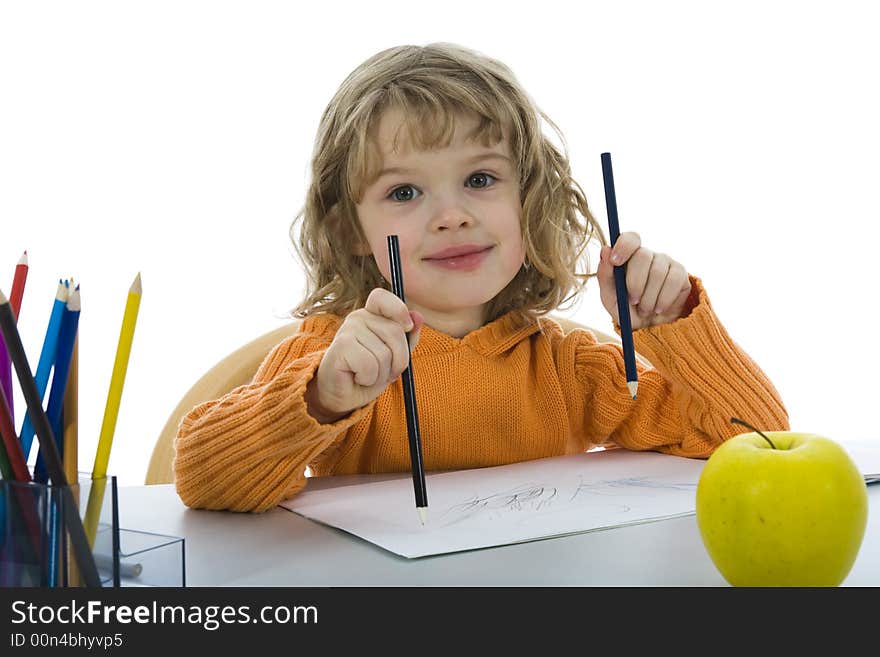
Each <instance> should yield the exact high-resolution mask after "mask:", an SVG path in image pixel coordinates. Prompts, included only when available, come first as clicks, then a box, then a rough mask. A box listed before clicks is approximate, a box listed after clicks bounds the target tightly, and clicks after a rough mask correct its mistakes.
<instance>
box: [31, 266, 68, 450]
mask: <svg viewBox="0 0 880 657" xmlns="http://www.w3.org/2000/svg"><path fill="white" fill-rule="evenodd" d="M67 297H68V286H67V284H66V283H65V282H63V281H61V280H59V281H58V290H57V291H56V292H55V301H54V303H53V304H52V313H51V315H49V325H48V326H47V327H46V337H45V338H43V349H42V351H41V352H40V360H39V362H38V363H37V373H36V374H35V375H34V381H35V382H36V384H37V392H38V393H39V394H40V401H42V400H43V397H45V396H46V387H47V386H48V385H49V373H50V372H51V371H52V366H53V365H54V364H55V354H56V351H57V348H58V332H59V330H60V329H61V318H62V317H63V315H64V308H65V306H66V304H67ZM20 440H21V451H22V452H24V458H25V460H27V459H28V456H29V455H30V453H31V445H32V444H33V441H34V425H33V422H32V421H31V416H30V414H25V416H24V422H23V423H22V425H21V438H20Z"/></svg>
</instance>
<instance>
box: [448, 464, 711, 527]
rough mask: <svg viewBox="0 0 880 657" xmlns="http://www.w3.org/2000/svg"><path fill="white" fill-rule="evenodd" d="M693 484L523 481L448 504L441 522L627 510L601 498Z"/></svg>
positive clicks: (632, 496) (636, 497)
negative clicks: (593, 509) (572, 510)
mask: <svg viewBox="0 0 880 657" xmlns="http://www.w3.org/2000/svg"><path fill="white" fill-rule="evenodd" d="M695 489H696V484H691V483H667V482H662V481H657V480H655V479H651V478H650V477H626V478H620V479H609V480H599V481H596V480H589V479H586V478H585V477H584V476H583V475H578V476H577V478H576V479H575V480H574V481H573V482H572V483H571V484H569V485H564V486H561V485H556V486H551V485H547V484H541V483H535V482H527V483H524V484H520V485H518V486H514V487H512V488H506V489H504V490H501V491H499V492H497V493H490V494H488V495H487V494H482V495H472V496H470V497H468V498H467V499H465V500H464V501H462V502H458V503H456V504H453V505H452V506H450V507H449V508H448V509H446V511H444V512H443V513H442V514H441V516H440V517H441V518H442V519H443V520H444V524H446V525H452V524H457V523H459V522H462V521H464V520H467V519H470V518H474V517H476V516H481V517H483V518H486V519H492V518H501V517H505V516H507V515H509V514H525V515H535V514H545V513H551V512H553V513H555V512H560V511H563V510H565V509H566V508H572V507H574V508H582V507H600V506H601V507H602V508H603V509H604V510H605V511H607V512H612V513H621V514H622V513H627V512H629V511H630V510H631V506H630V505H629V504H627V503H626V502H625V501H624V500H623V499H617V500H615V501H614V502H612V501H610V500H608V501H604V502H603V501H602V499H603V498H605V499H607V498H627V499H629V500H632V501H637V500H645V499H647V498H651V497H654V495H655V493H656V492H658V491H661V490H679V491H694V490H695Z"/></svg>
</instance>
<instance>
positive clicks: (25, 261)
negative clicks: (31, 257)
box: [18, 249, 28, 265]
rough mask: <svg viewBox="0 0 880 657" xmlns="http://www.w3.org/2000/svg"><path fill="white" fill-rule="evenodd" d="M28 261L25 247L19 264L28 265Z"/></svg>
mask: <svg viewBox="0 0 880 657" xmlns="http://www.w3.org/2000/svg"><path fill="white" fill-rule="evenodd" d="M27 263H28V259H27V249H25V252H24V253H22V254H21V258H19V259H18V264H20V265H26V264H27Z"/></svg>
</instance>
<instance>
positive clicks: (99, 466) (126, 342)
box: [84, 274, 143, 545]
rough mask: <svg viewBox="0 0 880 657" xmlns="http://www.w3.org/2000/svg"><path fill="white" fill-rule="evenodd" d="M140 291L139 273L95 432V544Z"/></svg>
mask: <svg viewBox="0 0 880 657" xmlns="http://www.w3.org/2000/svg"><path fill="white" fill-rule="evenodd" d="M142 291H143V290H142V286H141V275H140V274H138V275H137V276H135V278H134V281H133V282H132V284H131V287H130V288H129V290H128V297H127V299H126V302H125V310H124V312H123V314H122V327H121V328H120V330H119V342H118V344H117V346H116V358H115V360H114V362H113V373H112V375H111V377H110V389H109V390H108V391H107V404H106V405H105V407H104V419H103V421H102V422H101V434H100V435H99V436H98V450H97V452H96V453H95V464H94V466H93V467H92V487H91V489H90V490H89V499H88V502H86V512H85V517H84V523H85V531H86V536H87V537H88V540H89V545H94V542H95V536H96V535H97V531H98V520H99V517H100V515H101V506H102V505H103V504H104V489H105V487H106V485H107V466H108V464H109V461H110V447H111V446H112V444H113V433H114V431H115V430H116V418H117V417H118V415H119V402H120V400H121V398H122V386H123V384H124V383H125V373H126V370H127V369H128V359H129V356H130V355H131V343H132V340H133V338H134V329H135V326H136V324H137V316H138V309H139V308H140V303H141V294H142Z"/></svg>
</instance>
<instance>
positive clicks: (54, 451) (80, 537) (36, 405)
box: [0, 292, 101, 587]
mask: <svg viewBox="0 0 880 657" xmlns="http://www.w3.org/2000/svg"><path fill="white" fill-rule="evenodd" d="M0 332H2V334H3V339H4V340H6V348H7V349H8V350H9V356H10V358H11V360H12V364H13V366H14V367H15V372H16V374H17V375H18V383H19V386H20V387H21V391H22V393H23V395H24V399H25V402H26V404H27V410H28V413H30V414H31V416H32V419H33V422H34V427H35V428H36V434H37V440H38V441H39V443H40V452H42V453H44V454H45V459H46V466H47V468H48V469H49V476H50V478H51V479H52V483H53V484H54V485H56V486H60V487H61V495H62V500H63V504H62V506H63V507H64V518H65V521H66V524H67V531H68V532H69V533H70V540H71V543H72V545H73V551H74V554H75V555H76V561H77V565H78V567H79V572H80V574H81V575H82V577H83V579H84V580H85V583H86V586H89V587H100V586H101V579H100V577H99V576H98V569H97V567H96V566H95V558H94V556H93V555H92V551H91V549H89V542H88V540H87V539H86V533H85V529H84V528H83V524H82V520H81V519H80V517H79V513H78V512H77V510H76V505H75V503H74V500H73V493H72V491H71V488H70V486H68V484H67V478H66V477H65V476H64V470H63V469H62V467H61V457H60V455H59V454H58V446H57V445H56V444H55V436H53V435H52V427H51V426H49V420H48V418H47V417H46V413H45V412H44V411H43V407H42V405H41V403H40V396H39V394H38V393H37V384H36V383H35V382H34V378H33V375H32V374H31V368H30V365H29V364H28V362H27V355H26V354H25V351H24V345H22V343H21V336H20V335H19V334H18V328H17V327H16V326H15V316H14V315H13V314H12V308H10V307H9V301H8V299H7V298H6V295H5V294H3V292H0Z"/></svg>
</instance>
